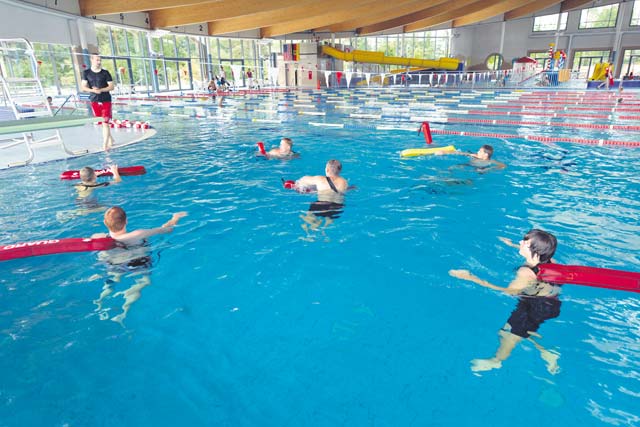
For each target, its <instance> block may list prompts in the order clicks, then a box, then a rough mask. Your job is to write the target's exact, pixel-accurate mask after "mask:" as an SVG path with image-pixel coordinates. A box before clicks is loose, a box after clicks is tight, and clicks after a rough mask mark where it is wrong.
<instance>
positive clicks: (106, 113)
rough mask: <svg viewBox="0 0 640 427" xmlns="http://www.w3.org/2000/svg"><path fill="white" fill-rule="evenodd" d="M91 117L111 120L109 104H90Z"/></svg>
mask: <svg viewBox="0 0 640 427" xmlns="http://www.w3.org/2000/svg"><path fill="white" fill-rule="evenodd" d="M91 109H92V110H93V115H94V116H96V117H102V118H104V119H106V120H111V102H92V103H91Z"/></svg>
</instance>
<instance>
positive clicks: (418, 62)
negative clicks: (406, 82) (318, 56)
mask: <svg viewBox="0 0 640 427" xmlns="http://www.w3.org/2000/svg"><path fill="white" fill-rule="evenodd" d="M322 53H324V54H325V55H329V56H332V57H334V58H338V59H341V60H343V61H348V62H364V63H369V64H389V65H402V66H405V67H419V68H435V69H438V70H457V69H458V65H459V64H460V61H458V60H457V59H454V58H440V59H439V60H437V61H435V60H430V59H418V58H400V57H397V56H385V55H384V53H382V52H370V51H367V50H354V51H353V52H344V51H342V50H340V49H336V48H333V47H331V46H322Z"/></svg>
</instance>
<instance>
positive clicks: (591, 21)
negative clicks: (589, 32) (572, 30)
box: [578, 3, 618, 30]
mask: <svg viewBox="0 0 640 427" xmlns="http://www.w3.org/2000/svg"><path fill="white" fill-rule="evenodd" d="M617 19H618V4H617V3H616V4H609V5H607V6H600V7H592V8H589V9H583V10H582V11H581V12H580V25H579V26H578V28H580V29H581V30H582V29H587V28H613V27H615V26H616V21H617Z"/></svg>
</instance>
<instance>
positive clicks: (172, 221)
mask: <svg viewBox="0 0 640 427" xmlns="http://www.w3.org/2000/svg"><path fill="white" fill-rule="evenodd" d="M185 216H187V212H176V213H174V214H173V216H172V217H171V219H170V220H169V221H167V222H165V223H164V224H162V227H160V228H171V229H172V230H173V228H172V227H174V226H175V225H176V224H177V223H178V221H180V218H183V217H185Z"/></svg>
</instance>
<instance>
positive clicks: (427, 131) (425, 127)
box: [418, 122, 433, 145]
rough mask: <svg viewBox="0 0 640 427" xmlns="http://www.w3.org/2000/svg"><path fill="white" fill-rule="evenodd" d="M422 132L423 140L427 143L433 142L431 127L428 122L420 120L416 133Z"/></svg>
mask: <svg viewBox="0 0 640 427" xmlns="http://www.w3.org/2000/svg"><path fill="white" fill-rule="evenodd" d="M420 133H424V142H426V143H427V145H429V144H431V143H432V142H433V138H432V137H431V127H430V126H429V122H422V124H421V125H420V128H418V134H420Z"/></svg>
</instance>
